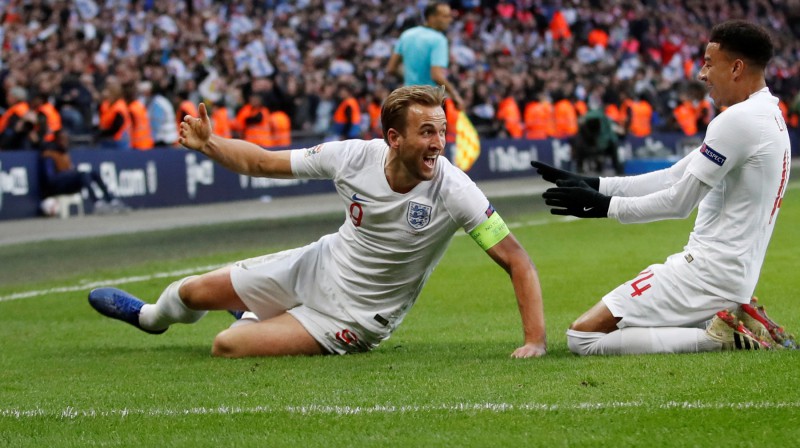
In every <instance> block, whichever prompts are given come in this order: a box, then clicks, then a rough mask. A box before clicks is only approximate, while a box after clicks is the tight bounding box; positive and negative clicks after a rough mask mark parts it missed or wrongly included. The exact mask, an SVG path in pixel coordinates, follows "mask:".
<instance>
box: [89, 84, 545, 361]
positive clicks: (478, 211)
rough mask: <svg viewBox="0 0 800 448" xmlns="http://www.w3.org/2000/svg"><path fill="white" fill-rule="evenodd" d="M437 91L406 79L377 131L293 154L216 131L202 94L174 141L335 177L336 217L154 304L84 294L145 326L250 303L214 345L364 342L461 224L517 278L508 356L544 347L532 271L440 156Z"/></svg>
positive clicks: (105, 291)
mask: <svg viewBox="0 0 800 448" xmlns="http://www.w3.org/2000/svg"><path fill="white" fill-rule="evenodd" d="M443 100H444V90H443V89H441V88H437V87H432V86H408V87H402V88H399V89H397V90H395V91H394V92H392V93H391V94H390V95H389V96H388V97H387V98H386V100H385V101H384V104H383V108H382V110H381V123H382V125H383V129H385V140H379V139H376V140H371V141H363V140H346V141H342V142H330V143H325V144H322V145H318V146H315V147H313V148H309V149H300V150H288V151H265V150H264V149H262V148H260V147H258V146H256V145H254V144H252V143H248V142H245V141H242V140H231V139H226V138H222V137H219V136H216V135H212V134H211V127H210V125H209V119H208V114H207V112H206V109H205V106H204V105H203V104H201V105H200V118H192V117H190V116H187V117H186V118H184V121H183V122H182V123H181V129H180V142H181V144H183V145H184V146H186V147H187V148H190V149H193V150H196V151H199V152H201V153H203V154H205V155H207V156H208V157H210V158H212V159H213V160H215V161H216V162H218V163H219V164H221V165H222V166H224V167H226V168H228V169H230V170H233V171H235V172H237V173H241V174H246V175H250V176H263V177H277V178H303V179H332V180H333V182H334V184H335V186H336V190H337V191H338V194H339V197H340V199H341V201H342V205H343V206H344V210H345V213H346V215H347V217H346V219H345V222H344V224H342V226H341V227H340V228H339V231H338V232H336V233H334V234H331V235H326V236H324V237H322V238H320V239H319V240H318V241H317V242H315V243H312V244H309V245H308V246H305V247H301V248H298V249H293V250H287V251H284V252H280V253H276V254H271V255H265V256H263V257H257V258H251V259H248V260H242V261H238V262H236V263H234V264H232V265H230V266H228V267H224V268H221V269H219V270H216V271H213V272H209V273H207V274H204V275H201V276H195V277H187V278H184V279H181V280H178V281H176V282H174V283H172V284H171V285H169V286H168V287H167V288H166V289H165V290H164V292H163V293H162V294H161V297H159V298H158V300H157V301H156V303H155V304H145V303H144V302H142V301H141V300H139V299H137V298H135V297H133V296H131V295H130V294H128V293H126V292H124V291H121V290H118V289H115V288H100V289H96V290H94V291H92V292H91V293H90V294H89V302H90V303H91V305H92V306H93V307H94V308H95V309H96V310H97V311H99V312H100V313H101V314H104V315H106V316H108V317H112V318H115V319H119V320H122V321H125V322H127V323H129V324H132V325H134V326H135V327H137V328H139V329H141V330H143V331H145V332H148V333H163V332H164V331H166V330H167V328H169V326H170V325H172V324H174V323H178V322H180V323H193V322H196V321H197V320H198V319H200V318H201V317H203V316H204V315H205V313H206V310H242V311H246V313H244V315H243V316H242V317H241V318H240V319H239V320H237V321H236V322H235V323H234V324H233V325H231V327H230V328H229V329H227V330H225V331H223V332H221V333H220V334H218V335H217V337H216V338H215V339H214V345H213V349H212V353H213V354H214V355H217V356H226V357H243V356H279V355H318V354H346V353H356V352H365V351H369V350H371V349H373V348H375V347H376V346H377V345H378V344H380V342H381V341H383V340H384V339H387V338H388V337H389V336H390V335H391V333H392V331H393V330H394V329H395V328H396V327H397V326H398V325H399V324H400V322H401V321H402V320H403V318H404V317H405V315H406V313H408V311H409V309H410V308H411V306H412V305H413V304H414V302H415V301H416V299H417V297H418V296H419V294H420V292H421V291H422V287H423V286H424V285H425V282H426V281H427V280H428V277H429V276H430V274H431V272H432V271H433V269H434V267H435V266H436V264H437V263H438V261H439V260H440V259H441V257H442V255H443V254H444V252H445V250H446V249H447V246H448V244H449V242H450V240H451V238H452V237H453V234H454V233H455V232H456V230H458V228H463V229H464V230H465V231H466V232H467V233H469V234H470V235H471V236H472V238H473V239H474V240H475V241H476V242H477V243H478V245H480V246H481V247H482V248H483V249H484V250H485V251H486V253H487V254H488V255H489V256H490V257H491V258H492V259H493V260H494V261H495V262H497V264H498V265H500V266H501V267H502V268H503V269H505V271H506V272H507V273H508V274H509V275H510V277H511V282H512V284H513V287H514V292H515V294H516V298H517V304H518V306H519V311H520V314H521V316H522V327H523V334H524V345H522V346H521V347H519V348H517V349H516V350H515V351H514V352H513V353H512V356H513V357H517V358H527V357H533V356H541V355H544V354H545V351H546V343H545V324H544V315H543V307H542V295H541V288H540V286H539V278H538V275H537V273H536V269H535V268H534V266H533V263H532V262H531V260H530V257H529V256H528V254H527V252H526V251H525V249H523V248H522V246H520V244H519V243H518V242H517V240H516V239H515V238H514V236H513V235H512V234H511V232H510V231H509V230H508V227H506V225H505V223H504V222H503V220H502V218H501V217H500V215H499V214H498V213H497V212H496V211H495V210H494V208H493V207H492V205H491V204H490V203H489V201H488V200H487V199H486V196H485V195H484V194H483V193H482V192H481V191H480V190H479V189H478V187H477V186H476V185H475V184H474V183H473V182H472V181H471V180H470V179H469V177H467V175H466V174H464V173H463V172H461V171H460V170H458V169H457V168H455V167H453V166H452V165H451V164H450V162H448V160H447V159H446V158H445V157H443V155H442V152H443V151H444V142H445V131H446V129H445V127H446V120H445V115H444V111H443V110H442V107H441V104H442V101H443ZM275 237H276V238H280V235H275Z"/></svg>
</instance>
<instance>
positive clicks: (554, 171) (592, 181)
mask: <svg viewBox="0 0 800 448" xmlns="http://www.w3.org/2000/svg"><path fill="white" fill-rule="evenodd" d="M531 166H532V167H534V168H536V172H537V173H539V174H541V175H542V179H544V180H546V181H548V182H552V183H556V181H558V180H566V181H573V182H574V183H575V184H576V185H577V184H578V182H580V181H584V182H586V184H587V185H588V186H590V187H592V188H594V189H595V191H596V190H599V189H600V178H599V177H588V176H581V175H580V174H575V173H570V172H569V171H564V170H560V169H558V168H556V167H553V166H550V165H548V164H546V163H542V162H539V161H533V162H531Z"/></svg>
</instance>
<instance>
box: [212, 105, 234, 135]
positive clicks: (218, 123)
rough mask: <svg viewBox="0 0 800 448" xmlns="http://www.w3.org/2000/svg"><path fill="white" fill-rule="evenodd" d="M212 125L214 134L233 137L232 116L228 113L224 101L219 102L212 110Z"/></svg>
mask: <svg viewBox="0 0 800 448" xmlns="http://www.w3.org/2000/svg"><path fill="white" fill-rule="evenodd" d="M211 125H212V128H211V129H212V132H213V133H214V135H219V136H220V137H225V138H231V137H233V126H232V123H231V117H230V115H228V108H227V107H225V104H224V103H222V102H220V103H217V104H216V106H215V107H214V111H213V112H211Z"/></svg>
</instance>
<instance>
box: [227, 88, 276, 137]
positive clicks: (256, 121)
mask: <svg viewBox="0 0 800 448" xmlns="http://www.w3.org/2000/svg"><path fill="white" fill-rule="evenodd" d="M248 100H249V101H248V103H247V104H245V105H244V106H242V108H241V109H239V113H238V114H236V129H237V130H238V131H239V132H241V134H242V139H243V140H247V141H248V142H251V143H255V144H256V145H258V146H261V147H264V148H266V147H268V146H270V145H271V144H272V129H271V128H270V120H269V115H270V112H269V109H267V108H266V107H264V105H263V102H262V101H263V100H262V99H261V94H260V93H257V92H253V93H251V94H250V96H249V98H248Z"/></svg>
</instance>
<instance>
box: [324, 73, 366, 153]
mask: <svg viewBox="0 0 800 448" xmlns="http://www.w3.org/2000/svg"><path fill="white" fill-rule="evenodd" d="M337 96H338V97H339V106H337V107H336V111H335V112H334V113H333V123H332V124H331V132H332V133H333V135H335V136H336V137H338V138H339V139H340V140H344V139H349V138H361V106H359V104H358V100H356V98H355V97H354V96H353V90H352V88H351V87H350V86H348V85H346V84H340V85H339V91H338V92H337Z"/></svg>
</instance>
